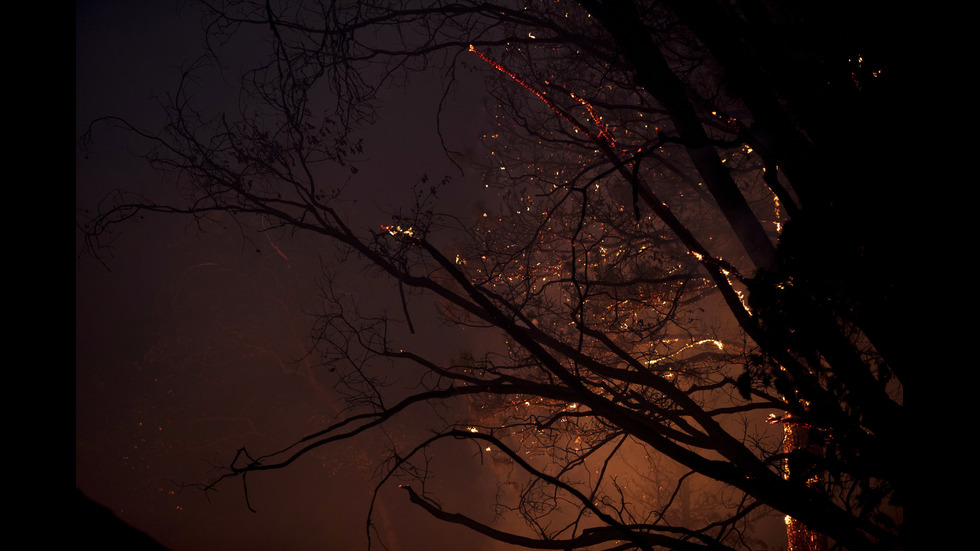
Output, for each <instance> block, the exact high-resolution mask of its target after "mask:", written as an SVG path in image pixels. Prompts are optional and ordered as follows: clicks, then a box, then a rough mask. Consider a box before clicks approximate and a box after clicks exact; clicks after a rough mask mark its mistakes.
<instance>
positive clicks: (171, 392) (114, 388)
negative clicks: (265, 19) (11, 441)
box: [75, 0, 495, 550]
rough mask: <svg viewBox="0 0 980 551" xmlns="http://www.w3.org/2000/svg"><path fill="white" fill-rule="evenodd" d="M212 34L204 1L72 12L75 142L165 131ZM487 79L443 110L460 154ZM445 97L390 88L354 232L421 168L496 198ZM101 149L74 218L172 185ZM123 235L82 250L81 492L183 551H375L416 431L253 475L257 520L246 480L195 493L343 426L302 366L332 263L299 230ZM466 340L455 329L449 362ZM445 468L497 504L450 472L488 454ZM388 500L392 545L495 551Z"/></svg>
mask: <svg viewBox="0 0 980 551" xmlns="http://www.w3.org/2000/svg"><path fill="white" fill-rule="evenodd" d="M202 38H203V35H202V33H201V31H200V29H199V23H198V19H197V15H196V14H195V13H194V11H193V10H192V9H186V10H185V11H183V12H180V13H178V11H177V9H176V8H175V7H173V6H171V5H169V3H167V2H152V3H138V5H137V4H135V3H126V2H110V1H91V0H86V1H80V2H77V3H76V138H78V137H80V136H81V135H82V134H83V133H84V132H85V130H86V128H87V126H88V124H89V123H90V122H91V121H92V120H93V119H95V118H97V117H99V116H103V115H117V116H121V117H125V118H127V119H129V120H132V121H133V122H134V123H136V124H138V125H142V126H145V127H148V128H154V125H159V124H160V117H159V108H158V106H157V100H156V99H155V98H157V97H160V96H162V95H164V94H166V93H167V92H168V91H169V90H172V89H173V87H174V86H175V85H176V82H177V79H178V77H179V74H180V73H179V69H180V67H181V66H183V65H186V64H187V63H189V61H190V60H193V59H194V58H195V57H196V56H197V55H199V53H200V47H201V44H202V42H201V41H202ZM247 53H248V52H243V56H244V55H246V54H247ZM479 83H480V80H479V78H478V77H474V78H473V79H472V81H471V82H469V84H468V86H471V87H472V88H471V89H463V90H461V91H460V93H459V95H458V97H459V98H460V99H459V100H458V101H456V102H454V103H452V104H451V105H450V107H449V110H448V112H447V113H446V115H445V116H446V119H445V120H446V121H448V122H444V128H443V129H444V131H447V132H448V133H449V137H450V138H451V139H452V140H453V141H454V143H456V144H457V145H458V146H459V148H460V149H466V148H472V147H476V143H477V142H476V139H477V128H478V125H479V124H480V123H481V122H482V120H483V117H484V116H485V111H484V110H483V107H482V98H481V94H480V88H479ZM233 84H234V83H233V82H232V83H231V85H233ZM214 89H215V91H216V92H217V94H218V95H217V96H216V97H215V98H214V101H217V102H221V101H228V99H229V96H222V95H221V94H222V93H228V90H229V89H231V90H233V86H231V88H222V86H220V83H219V85H216V86H215V87H214ZM222 90H224V92H222ZM440 94H441V89H440V87H439V84H438V82H436V81H435V80H433V79H430V80H422V81H421V82H420V83H419V84H417V85H415V86H414V87H413V88H411V89H395V90H390V91H389V92H388V101H387V102H386V107H385V109H384V110H383V111H382V113H381V118H380V122H379V124H378V125H377V126H376V127H375V128H373V129H370V130H369V131H366V133H365V139H366V154H365V159H364V161H363V162H362V163H360V164H359V165H358V166H359V168H360V170H359V172H358V175H357V178H356V180H355V179H353V178H352V179H351V183H350V185H351V186H352V189H354V190H356V191H357V199H358V202H357V203H356V204H354V205H352V211H351V212H352V213H353V214H352V216H354V217H356V218H355V223H353V224H352V225H354V226H355V227H358V228H364V227H372V226H373V225H374V224H378V223H382V222H384V221H385V220H386V219H390V213H391V212H393V211H394V210H395V209H396V208H397V205H398V204H399V202H402V201H404V200H405V199H406V198H407V197H408V196H409V189H410V187H411V185H412V183H414V182H415V181H416V180H417V179H418V178H419V177H420V176H421V175H422V174H428V175H429V177H430V178H440V177H441V176H443V175H453V176H455V179H454V180H453V184H452V185H451V186H450V187H449V188H447V190H445V193H444V195H445V197H446V198H447V200H449V201H457V202H458V204H459V205H460V208H462V209H470V208H472V207H473V206H474V205H476V204H477V203H478V202H479V201H481V200H483V199H485V198H483V197H482V195H480V193H481V190H482V186H480V185H479V184H478V183H477V182H476V180H474V179H473V178H472V177H469V176H466V177H460V175H459V174H458V173H456V172H454V171H455V168H453V167H452V166H451V165H450V164H449V163H448V162H447V160H446V156H445V154H444V152H443V151H442V149H441V148H440V146H439V145H438V142H437V140H436V133H435V112H436V109H437V105H438V98H439V96H440ZM92 137H93V140H92V141H91V143H90V148H89V149H88V150H86V151H83V150H82V149H80V148H78V149H76V206H77V207H78V208H93V207H94V206H95V205H97V204H98V201H99V200H100V199H101V198H102V197H104V196H105V194H106V193H108V192H109V191H110V190H112V189H116V188H124V189H127V190H131V191H138V192H141V193H146V194H154V193H160V191H161V190H164V189H166V187H167V186H168V185H169V184H172V181H173V180H172V179H173V175H169V174H161V173H158V172H154V171H153V170H151V169H150V168H149V167H148V166H147V165H146V163H145V162H143V161H142V160H141V159H140V158H139V157H138V154H139V153H141V152H142V151H143V149H141V144H139V143H138V142H137V141H135V140H132V139H130V138H128V137H127V136H126V135H125V133H123V132H121V131H118V130H113V129H111V128H108V127H105V126H97V127H96V128H95V130H94V133H93V136H92ZM375 218H376V219H375ZM219 222H220V221H219ZM225 222H227V221H225ZM120 230H121V231H120V233H119V234H118V237H117V239H116V240H115V241H114V242H113V243H112V246H111V247H110V248H107V249H103V250H100V251H99V252H100V254H101V255H102V261H103V262H104V265H103V264H102V263H100V262H98V261H96V260H95V259H93V258H91V256H89V255H84V254H83V255H81V256H80V258H79V261H78V263H77V269H76V436H75V445H76V448H75V449H76V462H75V476H76V486H77V487H78V488H79V489H80V490H81V491H82V492H84V493H85V494H86V495H87V496H88V497H89V498H91V499H92V500H94V501H95V502H97V503H100V504H102V505H104V506H105V507H107V508H109V509H110V510H111V511H112V512H113V513H115V515H116V516H118V517H119V518H121V519H123V520H124V521H125V522H127V523H129V524H131V525H132V526H134V527H136V528H138V529H140V530H142V531H144V532H146V533H147V534H149V535H150V536H152V537H153V538H155V539H156V540H157V541H159V542H160V543H162V544H163V545H165V546H166V547H168V548H170V549H174V550H182V549H183V550H195V549H213V550H219V549H237V550H249V549H273V548H274V549H311V548H318V549H355V548H357V549H362V548H364V547H365V544H366V535H365V518H366V515H367V511H368V502H369V499H370V493H371V490H372V489H373V487H374V485H375V484H376V481H377V478H376V477H375V476H374V475H375V468H376V467H377V461H378V460H379V459H380V458H381V457H382V456H383V453H384V450H385V449H386V448H387V446H388V445H389V444H390V442H399V441H401V440H403V439H406V438H409V437H410V435H411V434H412V431H413V430H417V426H418V422H419V420H418V419H412V418H411V417H409V418H406V419H405V420H404V421H403V422H402V424H401V425H398V424H396V425H392V427H390V428H389V429H387V431H385V432H381V431H378V432H375V433H373V434H371V435H368V436H366V437H362V438H359V439H357V440H354V441H350V442H346V443H341V444H339V445H335V446H330V447H329V448H324V449H323V450H322V451H318V452H316V453H313V454H311V455H310V456H309V457H306V458H304V459H303V460H301V461H299V462H298V463H297V464H295V465H293V466H292V467H290V468H289V469H286V470H281V471H275V472H271V473H262V474H260V475H259V476H254V477H252V478H251V479H250V481H249V497H250V500H251V504H252V506H253V507H254V508H255V509H256V510H257V513H251V512H249V511H248V509H247V507H246V502H245V498H244V494H243V492H242V487H241V484H240V483H239V482H237V481H232V482H230V483H226V484H224V485H222V486H221V487H220V488H219V490H220V492H218V493H214V492H212V493H210V494H207V495H205V494H204V493H202V492H201V491H200V490H198V489H197V488H195V487H193V486H192V485H193V484H196V483H201V482H206V481H207V480H208V479H209V478H210V477H211V476H213V475H214V474H215V472H216V471H215V469H214V468H213V465H216V464H227V463H228V461H230V459H231V458H232V456H233V455H234V452H235V450H236V449H238V448H239V447H241V446H248V447H250V448H254V449H257V450H260V451H271V450H274V449H279V448H281V447H283V446H285V445H287V444H288V443H290V442H291V441H292V440H294V439H296V438H299V437H301V436H303V435H304V434H305V433H307V432H310V431H313V430H315V429H318V428H320V427H321V426H322V424H323V423H324V422H326V421H328V420H331V419H335V418H336V417H337V416H339V415H341V414H342V410H341V408H342V406H343V404H342V402H341V399H340V397H339V396H338V395H337V394H336V393H335V392H334V391H333V390H332V384H333V381H332V380H330V379H329V377H328V376H327V375H326V374H324V372H323V370H322V369H321V370H314V369H313V368H314V367H315V366H316V358H311V357H304V353H305V352H306V346H307V344H308V335H309V330H310V324H311V318H310V315H309V314H310V313H315V312H316V311H317V309H318V307H319V302H318V300H319V299H318V295H317V288H316V286H315V284H316V281H315V276H316V275H317V274H318V273H319V272H318V270H319V268H318V262H319V259H320V258H321V257H322V256H324V255H328V254H329V252H330V251H326V250H323V249H321V248H320V247H322V245H321V244H320V243H317V242H315V241H312V240H308V239H304V238H302V237H300V238H296V239H290V240H279V239H276V240H273V239H272V238H270V237H269V236H268V234H258V233H255V232H249V231H245V232H243V231H242V229H241V228H239V227H237V226H235V225H234V224H231V223H228V224H225V225H223V226H222V225H220V224H219V223H213V224H209V225H207V227H205V228H198V227H196V226H195V225H193V224H192V223H191V221H190V220H188V219H185V218H180V217H164V216H147V217H146V218H144V219H142V220H139V221H136V222H134V223H132V224H127V225H126V226H125V227H123V228H120ZM201 230H204V231H201ZM81 249H82V247H81V240H80V239H79V237H78V236H76V252H80V251H81ZM333 268H335V269H336V270H338V271H339V272H342V273H343V274H344V275H343V277H346V278H350V279H352V280H357V281H361V282H362V285H361V286H360V287H359V288H357V289H355V291H354V292H357V293H359V296H360V298H361V299H363V300H365V301H366V302H367V303H369V304H374V305H377V306H378V307H382V306H383V305H386V304H391V305H395V304H397V302H396V301H397V298H396V297H397V295H396V294H395V293H394V292H393V291H392V288H391V285H390V283H388V284H386V285H375V284H373V283H371V282H370V280H368V282H367V283H364V279H363V277H361V271H360V270H361V268H362V267H360V266H334V267H333ZM413 307H414V308H417V312H418V314H417V317H418V319H419V321H418V322H417V326H418V327H417V334H416V335H415V336H414V337H413V338H415V339H416V340H417V342H420V343H426V342H427V339H430V340H431V341H432V342H433V343H434V342H436V341H435V339H434V337H433V335H434V333H435V331H436V329H437V328H436V327H433V326H429V325H427V324H426V323H425V322H424V321H423V320H424V319H425V318H426V315H427V314H432V309H431V305H426V304H416V305H413ZM430 317H431V316H430ZM467 346H468V344H467V341H466V335H463V334H460V335H457V340H456V341H455V350H448V351H447V352H446V353H447V354H451V353H456V352H458V351H459V350H462V349H464V348H465V347H467ZM442 459H444V460H445V463H444V464H443V465H442V467H444V469H443V470H442V473H443V474H444V477H443V478H442V481H443V482H442V483H443V484H445V485H446V486H445V487H446V488H449V489H451V491H449V492H447V495H449V496H451V498H450V499H455V500H457V502H450V503H449V504H450V505H452V504H454V503H458V504H460V506H462V505H465V504H466V503H468V502H470V501H472V499H471V497H472V496H477V497H478V498H479V496H481V495H482V496H483V497H482V498H479V499H480V501H481V502H483V503H489V502H490V501H492V498H489V499H488V498H487V497H486V496H489V495H492V492H493V491H494V490H495V486H494V484H495V483H494V481H493V480H488V479H480V478H474V477H472V476H469V475H467V476H463V475H461V474H458V473H459V471H457V470H455V469H450V468H449V466H451V465H454V464H459V465H465V464H467V462H470V461H474V459H473V456H472V454H470V453H468V452H467V451H466V450H462V449H456V450H455V451H452V452H449V453H448V454H447V455H445V456H444V457H443V458H442ZM437 467H439V465H437ZM380 495H381V500H380V501H379V503H378V505H377V506H376V510H375V522H376V524H377V528H378V533H377V534H376V536H377V535H380V536H381V537H382V539H383V540H384V542H385V544H386V545H387V546H388V548H389V549H391V550H398V549H403V550H411V549H456V548H458V547H459V545H460V542H462V541H465V542H466V547H467V548H468V549H473V550H479V549H488V550H489V549H495V547H494V546H493V544H492V542H491V541H490V540H487V539H484V538H479V537H473V536H472V535H471V534H469V533H467V532H465V531H463V530H461V529H456V528H454V527H451V526H447V525H445V524H442V523H439V522H437V521H434V520H431V519H430V518H429V517H428V516H427V515H426V514H425V513H424V512H422V511H421V510H419V509H417V508H415V507H413V506H411V505H410V504H409V503H408V499H407V496H406V495H405V494H404V492H402V491H400V490H398V489H397V487H396V484H389V485H388V486H387V487H386V488H385V489H383V490H382V491H381V494H380Z"/></svg>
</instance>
